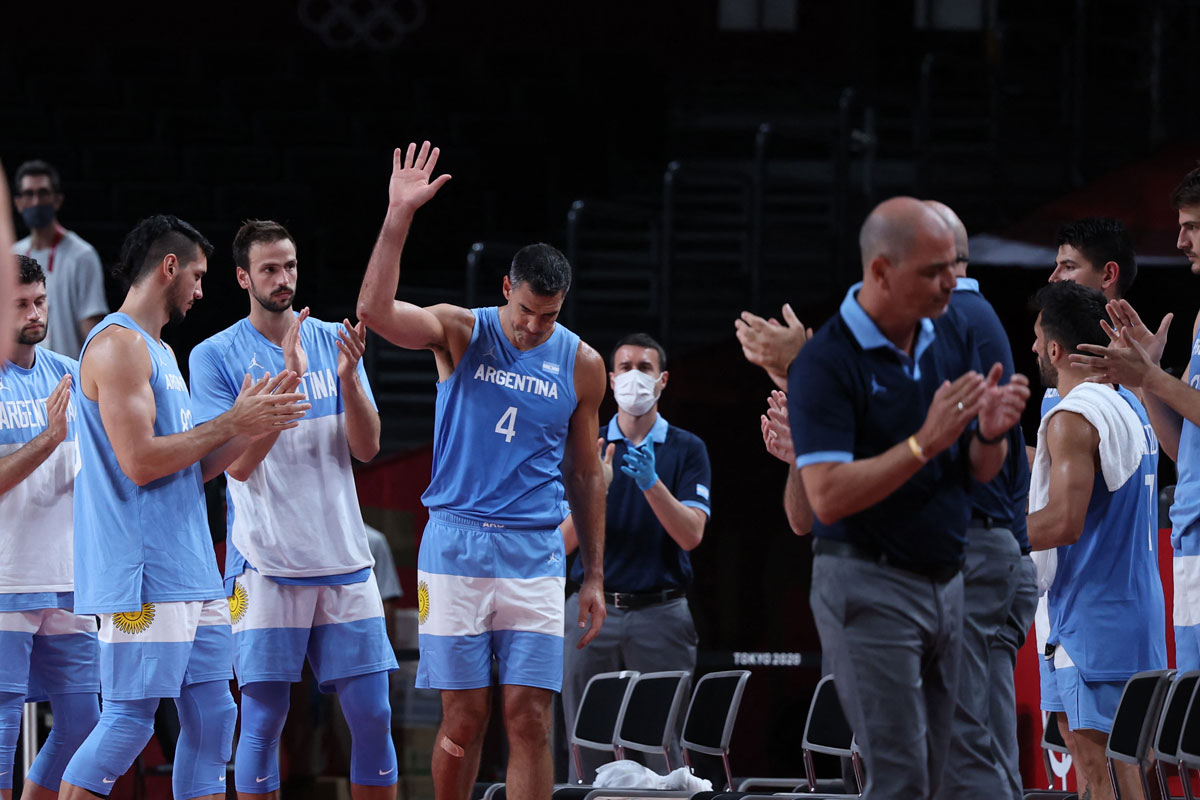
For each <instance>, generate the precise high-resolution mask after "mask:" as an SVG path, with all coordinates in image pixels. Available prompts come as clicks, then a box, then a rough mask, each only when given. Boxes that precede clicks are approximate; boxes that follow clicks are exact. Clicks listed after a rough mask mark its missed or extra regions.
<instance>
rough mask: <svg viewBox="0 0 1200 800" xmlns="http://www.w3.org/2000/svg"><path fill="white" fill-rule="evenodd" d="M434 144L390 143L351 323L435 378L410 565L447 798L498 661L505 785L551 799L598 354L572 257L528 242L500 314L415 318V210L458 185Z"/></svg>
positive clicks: (589, 584) (598, 589)
mask: <svg viewBox="0 0 1200 800" xmlns="http://www.w3.org/2000/svg"><path fill="white" fill-rule="evenodd" d="M437 157H438V150H437V148H433V150H432V151H430V147H429V143H428V142H425V143H424V144H423V145H421V149H420V152H418V151H417V146H416V145H415V144H410V145H409V146H408V151H407V153H404V152H402V151H401V150H396V151H395V153H394V155H393V163H392V177H391V182H390V184H389V187H388V211H387V216H386V217H385V218H384V223H383V229H382V231H381V232H380V234H379V240H378V241H377V242H376V244H375V250H374V252H373V253H372V254H371V260H370V263H369V264H368V265H367V274H366V276H365V277H364V278H363V284H362V289H361V290H360V292H359V295H358V316H359V318H360V319H362V320H363V321H364V322H366V324H367V326H368V327H370V328H371V329H372V330H374V331H375V332H376V333H379V334H380V335H382V336H383V337H384V338H386V339H387V340H388V341H390V342H392V343H393V344H397V345H399V346H401V347H406V348H409V349H412V350H432V351H433V355H434V359H435V361H436V362H437V368H438V378H439V381H438V386H437V421H436V423H435V432H434V450H433V478H432V480H431V482H430V484H429V488H428V489H427V490H426V492H425V494H424V496H423V497H422V501H423V502H424V503H425V505H426V506H427V507H428V508H429V525H428V527H426V529H425V533H424V536H423V538H422V540H421V549H420V554H419V556H418V564H417V577H418V587H417V594H418V613H419V624H420V628H419V632H420V649H421V660H420V664H419V666H418V672H417V686H419V687H425V688H435V689H441V690H442V712H443V714H442V725H441V729H440V730H439V732H438V737H437V743H436V744H435V746H434V752H433V782H434V791H435V793H436V795H437V797H438V799H439V800H467V798H468V797H469V796H470V792H471V787H472V784H473V783H474V780H475V775H476V773H477V772H478V770H479V754H480V747H481V745H482V743H483V735H484V732H485V730H486V728H487V721H488V713H489V709H490V708H491V696H490V695H491V682H492V679H491V670H492V662H493V659H494V660H495V661H496V662H497V665H498V668H499V682H500V684H501V692H502V695H503V701H504V702H503V708H504V717H505V719H504V723H505V730H506V732H507V735H508V744H509V760H508V776H507V793H508V796H509V797H510V798H514V800H544V799H545V798H549V797H550V790H551V786H552V766H551V759H550V709H551V700H552V697H553V693H554V692H557V691H559V689H560V688H561V685H562V669H563V631H564V627H563V626H564V620H563V588H564V585H565V573H564V567H565V560H566V559H565V556H564V552H563V541H562V536H561V534H560V533H559V532H558V525H559V523H561V522H562V520H563V519H564V518H565V517H566V515H567V511H568V502H569V504H570V505H569V508H570V510H571V512H572V514H573V518H574V521H575V526H576V530H577V533H578V538H579V545H580V553H581V558H582V563H583V565H584V580H583V587H582V588H581V589H580V591H579V616H578V619H577V620H574V621H573V622H575V623H576V624H578V625H579V627H580V628H588V620H589V618H590V620H591V623H590V629H588V630H586V632H585V633H584V635H583V637H582V639H581V640H580V646H581V647H582V646H585V645H586V644H587V643H588V642H590V641H591V640H592V639H593V638H595V635H596V633H598V632H599V630H600V626H601V625H602V623H603V621H604V593H603V555H604V478H603V475H602V472H601V465H600V458H599V454H598V452H597V449H596V441H597V438H598V433H599V420H598V417H597V410H598V408H599V405H600V401H601V399H602V398H603V397H604V378H605V375H604V372H605V369H604V360H603V359H602V358H601V357H600V355H599V354H598V353H596V351H595V350H593V349H592V348H591V347H589V346H588V345H587V344H585V343H583V342H582V341H580V339H579V337H578V336H576V335H575V334H573V333H571V332H570V331H568V330H567V329H566V328H564V327H562V326H561V325H558V324H557V323H556V319H557V317H558V313H559V310H560V309H561V307H562V303H563V298H564V297H565V295H566V292H567V289H568V288H569V286H570V281H571V268H570V265H569V264H568V263H567V260H566V259H565V258H564V257H563V255H562V253H560V252H558V251H557V250H555V249H554V248H553V247H550V246H549V245H545V244H537V245H530V246H529V247H526V248H524V249H522V250H521V251H520V252H518V253H517V255H516V256H515V257H514V258H513V263H512V267H511V268H510V270H509V273H508V275H507V276H505V278H504V284H503V288H504V296H505V298H506V300H507V301H508V302H507V304H506V305H503V306H500V307H499V308H496V307H489V308H477V309H465V308H459V307H458V306H452V305H437V306H431V307H429V308H420V307H418V306H415V305H412V304H410V303H405V302H402V301H399V300H395V299H394V298H395V296H396V289H397V286H398V284H399V280H400V253H401V250H402V249H403V246H404V241H405V238H406V237H407V235H408V230H409V227H410V226H411V225H412V219H413V214H414V213H415V212H416V210H417V209H418V208H420V207H421V206H422V205H424V204H425V203H426V202H427V201H428V200H429V199H430V198H432V197H433V195H434V194H436V193H437V191H438V189H440V188H441V187H442V185H443V184H444V183H445V182H446V181H448V180H449V179H450V176H449V175H441V176H439V177H438V178H436V179H433V180H431V178H432V175H433V168H434V165H435V164H436V162H437Z"/></svg>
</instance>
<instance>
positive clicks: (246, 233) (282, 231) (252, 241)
mask: <svg viewBox="0 0 1200 800" xmlns="http://www.w3.org/2000/svg"><path fill="white" fill-rule="evenodd" d="M281 239H287V240H288V241H289V242H291V243H292V244H293V245H294V244H296V239H295V238H294V237H293V236H292V235H291V234H290V233H288V229H287V228H285V227H283V225H281V224H279V223H278V222H275V221H274V220H270V219H248V220H246V221H245V222H243V223H242V227H240V228H238V231H237V233H235V234H234V235H233V265H234V266H235V267H241V268H242V269H245V270H248V269H250V248H251V247H252V246H254V245H256V244H271V243H272V242H278V241H280V240H281Z"/></svg>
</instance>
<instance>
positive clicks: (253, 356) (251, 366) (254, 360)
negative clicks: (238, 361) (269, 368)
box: [246, 351, 266, 372]
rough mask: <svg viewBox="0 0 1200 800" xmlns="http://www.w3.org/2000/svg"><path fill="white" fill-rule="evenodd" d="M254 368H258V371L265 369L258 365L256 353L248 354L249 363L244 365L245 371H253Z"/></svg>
mask: <svg viewBox="0 0 1200 800" xmlns="http://www.w3.org/2000/svg"><path fill="white" fill-rule="evenodd" d="M255 367H258V368H259V369H266V367H264V366H263V365H262V364H260V363H258V352H257V351H256V352H254V353H251V354H250V363H249V364H247V365H246V371H247V372H249V371H250V370H252V369H254V368H255Z"/></svg>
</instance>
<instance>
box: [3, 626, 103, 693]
mask: <svg viewBox="0 0 1200 800" xmlns="http://www.w3.org/2000/svg"><path fill="white" fill-rule="evenodd" d="M96 627H97V626H96V618H95V617H94V616H91V615H87V616H77V615H76V614H75V613H73V612H72V611H71V610H70V609H64V608H39V609H35V610H32V611H3V612H0V692H12V693H14V694H23V695H25V697H26V699H27V700H28V701H29V702H36V701H40V700H46V699H47V698H48V696H49V695H52V694H75V693H85V692H86V693H96V692H99V691H100V652H99V645H98V644H97V640H96Z"/></svg>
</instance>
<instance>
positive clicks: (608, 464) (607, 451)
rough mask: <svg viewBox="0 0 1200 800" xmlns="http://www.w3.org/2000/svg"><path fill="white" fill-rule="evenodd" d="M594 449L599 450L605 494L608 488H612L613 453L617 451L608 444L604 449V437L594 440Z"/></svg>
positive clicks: (613, 446)
mask: <svg viewBox="0 0 1200 800" xmlns="http://www.w3.org/2000/svg"><path fill="white" fill-rule="evenodd" d="M596 447H598V448H599V449H600V469H601V470H603V472H604V491H606V492H607V491H608V487H610V486H612V481H613V453H615V452H616V451H617V446H616V445H615V444H612V443H611V442H610V443H609V445H608V447H605V446H604V437H603V436H601V437H600V438H599V439H597V440H596Z"/></svg>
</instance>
